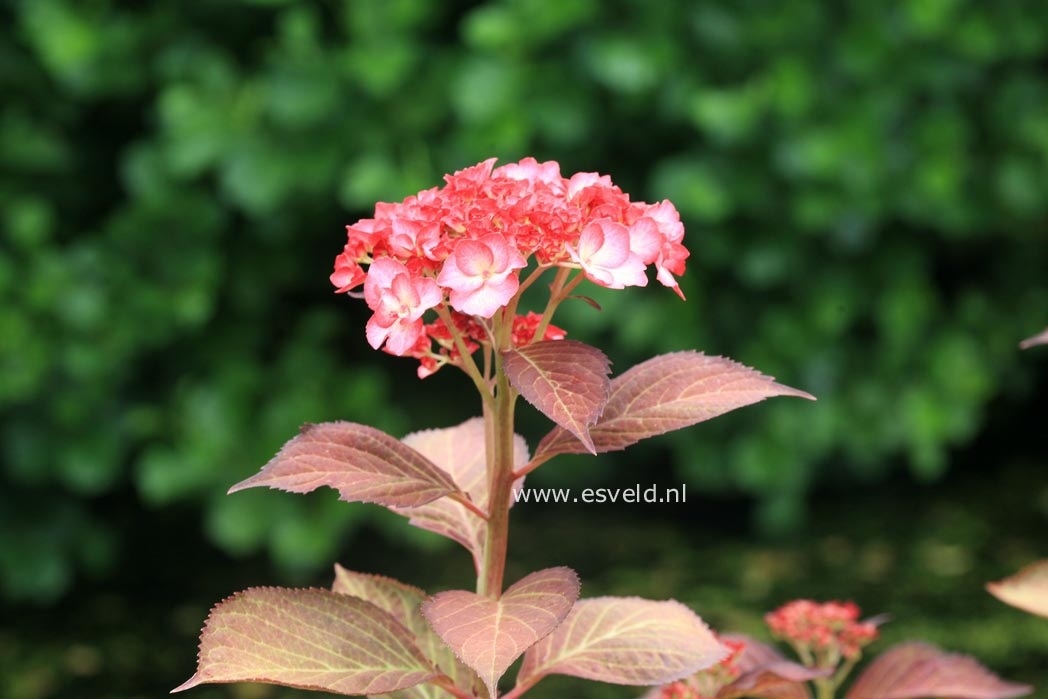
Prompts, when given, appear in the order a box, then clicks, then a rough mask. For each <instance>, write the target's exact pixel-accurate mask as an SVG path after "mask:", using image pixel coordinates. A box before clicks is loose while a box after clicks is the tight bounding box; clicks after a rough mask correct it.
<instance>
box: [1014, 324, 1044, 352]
mask: <svg viewBox="0 0 1048 699" xmlns="http://www.w3.org/2000/svg"><path fill="white" fill-rule="evenodd" d="M1037 345H1048V328H1045V329H1044V330H1042V331H1041V332H1039V333H1038V334H1036V335H1034V336H1033V337H1028V338H1026V339H1025V340H1023V341H1022V342H1020V343H1019V349H1030V348H1031V347H1036V346H1037Z"/></svg>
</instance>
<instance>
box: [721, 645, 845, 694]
mask: <svg viewBox="0 0 1048 699" xmlns="http://www.w3.org/2000/svg"><path fill="white" fill-rule="evenodd" d="M721 640H724V641H738V642H742V643H743V644H744V646H743V650H742V653H741V654H740V655H739V657H738V659H737V660H736V661H735V666H736V667H737V668H738V670H739V676H738V677H737V678H735V680H734V681H732V682H731V683H730V684H729V685H727V686H726V687H724V688H722V689H721V691H720V692H718V693H717V699H737V698H739V697H758V698H759V699H809V698H810V697H811V690H810V689H809V688H808V682H809V681H810V680H813V679H815V678H816V677H826V676H828V675H830V674H832V672H833V671H832V670H831V669H829V668H823V669H818V668H812V667H805V666H804V665H801V664H799V663H795V662H792V661H790V660H787V659H786V657H785V656H784V655H782V653H780V652H779V651H778V650H777V649H776V648H775V647H774V646H770V645H768V644H767V643H762V642H761V641H758V640H757V639H755V638H751V637H750V636H745V635H742V634H724V635H722V636H721Z"/></svg>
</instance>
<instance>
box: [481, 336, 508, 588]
mask: <svg viewBox="0 0 1048 699" xmlns="http://www.w3.org/2000/svg"><path fill="white" fill-rule="evenodd" d="M495 381H496V385H495V400H494V402H493V404H492V405H491V407H490V409H488V410H486V411H485V413H484V419H485V422H486V427H487V429H486V435H487V437H488V439H489V440H490V444H489V445H488V446H489V447H490V448H489V449H488V457H489V458H488V493H489V495H488V507H487V509H488V521H487V525H486V526H485V528H484V551H483V556H482V558H481V566H480V573H479V575H478V577H477V594H480V595H484V596H486V597H491V598H493V599H498V597H499V596H500V595H501V594H502V583H503V575H504V573H505V570H506V548H507V546H508V544H509V505H510V498H511V497H512V492H511V490H512V488H513V408H514V403H515V402H516V397H517V396H516V392H515V391H514V390H513V388H512V387H511V386H510V385H509V379H508V378H506V373H505V372H504V371H503V369H502V356H501V355H500V354H499V353H498V352H497V351H496V352H495Z"/></svg>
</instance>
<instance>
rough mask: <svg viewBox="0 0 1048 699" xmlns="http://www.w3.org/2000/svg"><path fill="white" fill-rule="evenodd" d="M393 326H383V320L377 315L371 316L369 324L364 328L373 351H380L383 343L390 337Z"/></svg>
mask: <svg viewBox="0 0 1048 699" xmlns="http://www.w3.org/2000/svg"><path fill="white" fill-rule="evenodd" d="M390 327H391V326H388V325H387V326H383V324H382V322H381V320H380V319H379V318H378V316H377V315H373V316H371V318H370V319H369V320H368V324H367V325H366V326H365V328H364V334H365V335H366V336H367V339H368V344H369V345H371V349H378V348H379V347H381V346H382V343H383V342H385V341H386V338H387V337H388V336H389V330H390Z"/></svg>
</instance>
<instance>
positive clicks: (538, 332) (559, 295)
mask: <svg viewBox="0 0 1048 699" xmlns="http://www.w3.org/2000/svg"><path fill="white" fill-rule="evenodd" d="M570 274H571V268H569V267H560V268H558V269H557V276H556V277H554V279H553V283H552V284H550V289H549V301H547V302H546V308H545V310H543V311H542V320H540V321H539V325H538V327H537V328H535V336H534V337H533V338H532V339H531V341H532V342H541V341H542V338H543V337H545V336H546V328H548V327H549V324H550V322H551V321H552V320H553V314H554V313H556V312H557V306H559V305H560V302H561V301H563V300H564V299H566V298H567V297H568V294H570V293H571V292H572V291H574V290H575V287H577V286H578V285H579V284H580V283H581V282H582V280H583V279H585V275H583V274H581V273H580V274H578V275H577V276H576V277H575V278H574V279H572V280H571V281H568V276H569V275H570Z"/></svg>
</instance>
